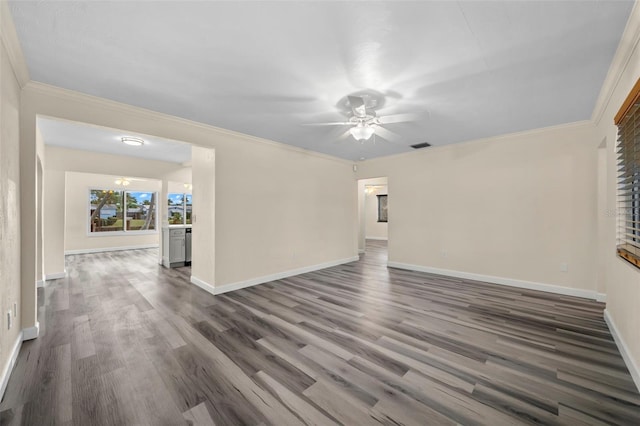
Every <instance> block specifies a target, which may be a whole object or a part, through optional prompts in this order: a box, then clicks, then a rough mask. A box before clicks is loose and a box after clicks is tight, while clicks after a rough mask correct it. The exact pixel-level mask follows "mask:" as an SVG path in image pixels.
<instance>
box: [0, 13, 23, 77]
mask: <svg viewBox="0 0 640 426" xmlns="http://www.w3.org/2000/svg"><path fill="white" fill-rule="evenodd" d="M0 3H2V4H0V7H1V8H2V10H1V11H0V18H1V21H0V33H1V34H0V38H2V44H3V45H4V48H5V50H6V51H7V56H8V57H9V63H10V64H11V69H12V70H13V73H14V75H15V76H16V80H18V84H19V85H20V87H24V86H25V85H26V84H27V83H28V82H29V80H30V79H31V78H30V77H29V69H28V68H27V62H26V61H25V59H24V55H23V53H22V48H21V46H20V40H19V39H18V33H17V32H16V27H15V25H14V23H13V19H11V11H10V10H9V4H8V3H9V2H6V1H2V2H0Z"/></svg>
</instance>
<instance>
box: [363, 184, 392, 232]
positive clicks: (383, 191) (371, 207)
mask: <svg viewBox="0 0 640 426" xmlns="http://www.w3.org/2000/svg"><path fill="white" fill-rule="evenodd" d="M385 180H386V179H385ZM365 188H367V186H366V184H365ZM370 188H372V190H370V191H368V192H366V193H365V201H364V202H365V236H366V238H369V239H374V240H386V239H387V237H388V230H387V229H388V223H387V222H378V195H388V193H387V192H388V191H387V185H380V186H375V187H370Z"/></svg>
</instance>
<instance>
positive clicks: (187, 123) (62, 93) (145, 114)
mask: <svg viewBox="0 0 640 426" xmlns="http://www.w3.org/2000/svg"><path fill="white" fill-rule="evenodd" d="M23 90H24V91H25V92H27V93H33V94H35V95H36V96H37V95H42V96H50V97H54V98H57V99H60V100H65V101H73V102H77V103H81V104H84V105H87V106H88V107H98V108H102V109H108V110H111V111H115V112H118V113H122V114H126V115H129V116H134V117H139V118H141V119H145V120H152V121H153V120H155V121H163V122H169V123H172V124H175V125H176V126H183V127H191V128H195V129H199V130H202V131H205V132H209V133H215V134H217V135H219V136H222V137H225V136H226V137H232V138H238V139H242V140H244V141H247V142H252V143H256V144H260V145H262V146H264V145H265V144H266V145H271V146H273V147H276V148H280V149H285V150H287V151H292V152H296V153H298V154H303V155H309V156H313V157H318V158H323V159H325V160H331V161H335V162H338V163H340V164H348V165H349V167H351V165H352V164H353V161H351V160H345V159H343V158H338V157H334V156H332V155H328V154H322V153H320V152H316V151H310V150H308V149H304V148H299V147H296V146H293V145H288V144H285V143H282V142H276V141H272V140H269V139H263V138H259V137H257V136H251V135H247V134H244V133H240V132H235V131H233V130H228V129H223V128H221V127H215V126H212V125H209V124H205V123H200V122H198V121H192V120H188V119H186V118H181V117H176V116H175V115H170V114H165V113H162V112H157V111H152V110H149V109H145V108H140V107H136V106H133V105H129V104H125V103H122V102H116V101H112V100H110V99H105V98H100V97H97V96H92V95H87V94H85V93H81V92H76V91H74V90H69V89H64V88H61V87H58V86H52V85H49V84H45V83H40V82H37V81H30V82H29V83H28V84H27V85H26V86H25V87H24V89H23ZM52 118H56V119H58V118H60V117H55V116H53V117H52ZM88 124H91V123H88ZM124 130H132V131H133V129H124ZM136 133H140V132H136ZM153 136H158V137H163V138H164V136H162V135H153ZM169 139H170V138H169ZM181 142H188V143H194V142H192V141H188V140H183V141H181ZM194 145H198V146H203V145H200V144H197V143H194ZM203 147H204V148H215V147H212V146H203Z"/></svg>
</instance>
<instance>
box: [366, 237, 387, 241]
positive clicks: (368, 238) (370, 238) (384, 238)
mask: <svg viewBox="0 0 640 426" xmlns="http://www.w3.org/2000/svg"><path fill="white" fill-rule="evenodd" d="M364 239H365V240H376V241H388V240H389V238H387V237H364Z"/></svg>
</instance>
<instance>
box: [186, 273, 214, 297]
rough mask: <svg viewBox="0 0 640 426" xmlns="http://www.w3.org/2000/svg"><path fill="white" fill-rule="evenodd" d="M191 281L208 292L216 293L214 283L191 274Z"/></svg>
mask: <svg viewBox="0 0 640 426" xmlns="http://www.w3.org/2000/svg"><path fill="white" fill-rule="evenodd" d="M191 283H192V284H195V285H197V286H198V287H200V288H201V289H203V290H204V291H206V292H209V293H211V294H216V292H215V287H214V286H213V285H212V284H209V283H208V282H206V281H203V280H201V279H200V278H198V277H194V276H193V275H191Z"/></svg>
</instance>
